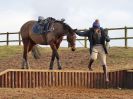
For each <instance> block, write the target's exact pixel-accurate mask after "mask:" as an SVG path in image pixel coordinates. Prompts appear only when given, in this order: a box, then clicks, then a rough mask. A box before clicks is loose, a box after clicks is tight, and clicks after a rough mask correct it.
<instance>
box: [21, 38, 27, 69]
mask: <svg viewBox="0 0 133 99" xmlns="http://www.w3.org/2000/svg"><path fill="white" fill-rule="evenodd" d="M22 40H23V44H24V45H23V46H24V49H23V60H22V69H25V66H26V68H27V69H29V63H28V60H27V54H28V49H29V39H22Z"/></svg>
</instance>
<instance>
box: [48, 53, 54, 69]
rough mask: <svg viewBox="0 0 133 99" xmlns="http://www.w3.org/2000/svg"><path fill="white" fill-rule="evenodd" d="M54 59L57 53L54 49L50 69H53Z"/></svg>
mask: <svg viewBox="0 0 133 99" xmlns="http://www.w3.org/2000/svg"><path fill="white" fill-rule="evenodd" d="M54 60H55V53H54V51H52V57H51V61H50V66H49V69H50V70H52V69H53V64H54Z"/></svg>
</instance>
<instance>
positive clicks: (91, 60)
mask: <svg viewBox="0 0 133 99" xmlns="http://www.w3.org/2000/svg"><path fill="white" fill-rule="evenodd" d="M93 62H94V60H93V59H90V62H89V65H88V68H89V70H90V71H92V70H93V69H92V68H91V65H92V63H93Z"/></svg>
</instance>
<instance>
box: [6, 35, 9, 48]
mask: <svg viewBox="0 0 133 99" xmlns="http://www.w3.org/2000/svg"><path fill="white" fill-rule="evenodd" d="M6 39H7V42H6V45H7V46H8V45H9V32H7V38H6Z"/></svg>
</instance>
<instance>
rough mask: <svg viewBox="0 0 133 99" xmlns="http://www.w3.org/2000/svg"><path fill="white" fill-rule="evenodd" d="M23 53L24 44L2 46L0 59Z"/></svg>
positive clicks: (0, 47)
mask: <svg viewBox="0 0 133 99" xmlns="http://www.w3.org/2000/svg"><path fill="white" fill-rule="evenodd" d="M18 53H22V46H0V59H4V58H8V57H10V56H13V55H15V54H18Z"/></svg>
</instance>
